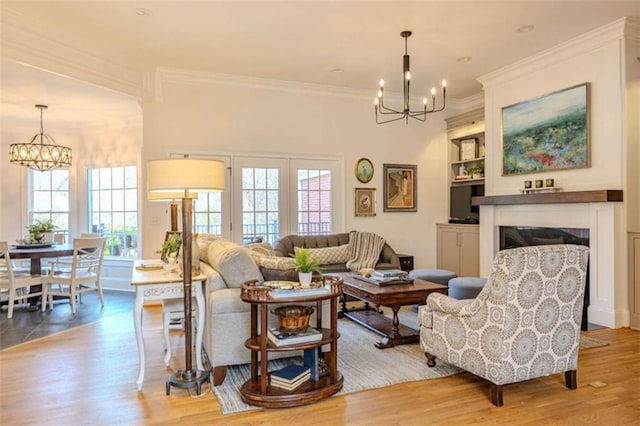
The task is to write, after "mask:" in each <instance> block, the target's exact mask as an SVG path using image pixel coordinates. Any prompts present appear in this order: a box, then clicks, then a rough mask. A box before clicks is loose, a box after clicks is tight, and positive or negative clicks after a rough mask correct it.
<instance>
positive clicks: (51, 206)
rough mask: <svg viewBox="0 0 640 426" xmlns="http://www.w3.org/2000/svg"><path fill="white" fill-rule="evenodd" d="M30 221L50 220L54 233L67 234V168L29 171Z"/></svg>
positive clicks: (66, 238) (66, 235) (65, 235)
mask: <svg viewBox="0 0 640 426" xmlns="http://www.w3.org/2000/svg"><path fill="white" fill-rule="evenodd" d="M30 185H31V190H30V192H29V195H30V200H29V205H30V206H31V209H30V210H31V222H32V223H33V222H35V221H36V220H51V221H52V222H53V223H54V224H55V225H56V227H57V228H56V233H61V234H63V235H64V237H65V238H64V240H65V241H67V240H68V235H69V170H67V169H55V170H48V171H43V172H41V171H34V170H32V171H30Z"/></svg>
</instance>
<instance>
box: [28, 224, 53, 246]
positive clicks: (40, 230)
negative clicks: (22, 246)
mask: <svg viewBox="0 0 640 426" xmlns="http://www.w3.org/2000/svg"><path fill="white" fill-rule="evenodd" d="M56 228H57V226H56V225H54V224H53V221H51V219H47V220H36V221H35V222H34V223H33V224H31V225H29V226H27V231H28V232H29V235H31V239H32V240H33V242H35V243H37V244H41V243H43V242H44V237H45V234H47V233H49V234H50V233H51V232H53V230H54V229H56ZM49 241H53V238H49Z"/></svg>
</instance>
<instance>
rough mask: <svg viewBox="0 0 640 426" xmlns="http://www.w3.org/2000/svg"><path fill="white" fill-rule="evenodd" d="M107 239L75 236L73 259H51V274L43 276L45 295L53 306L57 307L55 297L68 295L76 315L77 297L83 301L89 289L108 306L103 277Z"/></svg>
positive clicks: (50, 305) (51, 307) (102, 303)
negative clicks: (103, 289)
mask: <svg viewBox="0 0 640 426" xmlns="http://www.w3.org/2000/svg"><path fill="white" fill-rule="evenodd" d="M105 241H106V238H75V239H74V240H73V256H72V257H71V259H70V260H66V259H65V260H57V261H54V262H51V271H50V272H49V275H47V276H44V277H43V279H42V281H43V284H44V285H43V292H44V294H43V298H44V297H45V296H46V298H47V300H48V302H49V308H50V309H53V297H54V296H62V297H68V298H69V301H70V303H71V312H72V313H73V314H74V315H75V313H76V296H77V297H78V299H79V302H80V303H82V294H84V293H86V292H88V291H97V292H98V296H99V297H100V304H101V305H102V306H103V307H104V296H103V294H102V284H101V282H100V280H101V274H102V261H103V260H104V245H105Z"/></svg>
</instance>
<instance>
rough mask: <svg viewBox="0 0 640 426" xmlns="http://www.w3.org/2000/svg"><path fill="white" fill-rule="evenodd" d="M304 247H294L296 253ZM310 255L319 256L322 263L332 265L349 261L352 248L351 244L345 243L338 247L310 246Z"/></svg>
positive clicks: (311, 256) (312, 256)
mask: <svg viewBox="0 0 640 426" xmlns="http://www.w3.org/2000/svg"><path fill="white" fill-rule="evenodd" d="M301 249H302V247H294V248H293V251H294V253H295V254H298V252H299V251H300V250H301ZM306 250H309V257H310V258H311V259H313V258H315V257H317V258H319V259H320V264H321V265H331V264H334V263H347V260H349V256H350V255H351V250H350V247H349V244H343V245H340V246H336V247H322V248H308V249H306Z"/></svg>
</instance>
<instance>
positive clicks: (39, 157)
mask: <svg viewBox="0 0 640 426" xmlns="http://www.w3.org/2000/svg"><path fill="white" fill-rule="evenodd" d="M36 108H39V109H40V133H38V134H36V135H34V136H33V137H32V138H31V141H30V142H29V143H13V144H11V145H10V146H9V162H11V163H13V164H20V165H22V166H27V167H29V168H30V169H33V170H41V171H42V170H51V169H54V168H60V167H69V166H71V148H68V147H66V146H61V145H58V144H57V143H56V141H55V140H54V139H53V138H52V137H51V136H49V135H47V134H45V133H44V130H43V127H42V111H43V110H45V109H47V108H48V107H47V106H46V105H36Z"/></svg>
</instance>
